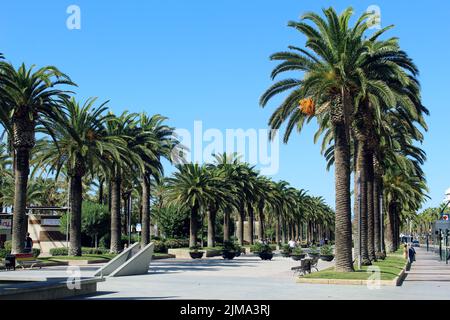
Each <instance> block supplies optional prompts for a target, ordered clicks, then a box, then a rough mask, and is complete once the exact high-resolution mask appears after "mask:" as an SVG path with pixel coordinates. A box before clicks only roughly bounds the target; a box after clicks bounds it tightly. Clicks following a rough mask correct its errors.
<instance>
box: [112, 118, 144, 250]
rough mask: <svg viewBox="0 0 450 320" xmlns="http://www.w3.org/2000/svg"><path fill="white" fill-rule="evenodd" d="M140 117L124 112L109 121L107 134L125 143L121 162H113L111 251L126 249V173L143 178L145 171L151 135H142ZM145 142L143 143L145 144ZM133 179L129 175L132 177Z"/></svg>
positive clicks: (115, 160) (114, 160)
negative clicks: (123, 236)
mask: <svg viewBox="0 0 450 320" xmlns="http://www.w3.org/2000/svg"><path fill="white" fill-rule="evenodd" d="M137 116H138V115H137V114H134V113H128V112H127V111H125V112H123V113H122V114H121V115H120V116H115V117H113V118H112V119H110V120H108V121H107V122H106V134H107V135H111V136H116V137H120V138H121V139H123V140H124V146H123V152H121V153H120V160H118V159H109V160H110V161H109V166H108V171H107V174H108V177H109V181H110V183H111V195H110V197H111V245H110V252H112V253H118V252H120V251H121V250H122V242H121V225H122V223H121V216H120V208H121V205H120V202H121V190H122V189H121V188H122V182H123V179H124V177H125V173H127V172H128V173H129V174H131V173H135V174H137V175H140V174H142V173H143V172H144V170H145V165H144V161H143V159H142V157H141V155H142V154H140V153H141V152H144V151H143V150H144V149H146V142H142V141H146V140H147V139H148V137H149V136H150V134H148V133H143V132H140V133H139V132H138V131H139V128H138V121H137V120H136V118H137ZM141 142H142V143H141ZM128 177H129V176H128Z"/></svg>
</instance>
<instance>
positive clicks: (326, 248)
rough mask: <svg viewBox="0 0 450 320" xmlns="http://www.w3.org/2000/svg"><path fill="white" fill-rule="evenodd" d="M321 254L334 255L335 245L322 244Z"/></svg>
mask: <svg viewBox="0 0 450 320" xmlns="http://www.w3.org/2000/svg"><path fill="white" fill-rule="evenodd" d="M320 254H321V255H323V256H332V255H333V247H332V246H331V245H329V244H327V245H324V246H322V247H321V248H320Z"/></svg>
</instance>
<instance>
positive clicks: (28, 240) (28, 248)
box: [24, 232, 33, 253]
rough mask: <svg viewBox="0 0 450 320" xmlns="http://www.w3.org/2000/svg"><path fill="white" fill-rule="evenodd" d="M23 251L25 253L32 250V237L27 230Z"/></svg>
mask: <svg viewBox="0 0 450 320" xmlns="http://www.w3.org/2000/svg"><path fill="white" fill-rule="evenodd" d="M24 251H25V252H26V253H30V252H31V251H33V239H31V237H30V233H29V232H27V237H26V238H25V248H24Z"/></svg>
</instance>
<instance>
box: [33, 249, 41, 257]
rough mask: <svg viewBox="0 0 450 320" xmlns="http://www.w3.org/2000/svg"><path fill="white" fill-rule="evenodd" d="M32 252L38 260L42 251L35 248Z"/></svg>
mask: <svg viewBox="0 0 450 320" xmlns="http://www.w3.org/2000/svg"><path fill="white" fill-rule="evenodd" d="M31 252H32V253H33V257H34V258H37V257H39V255H40V254H41V249H38V248H33V249H32V251H31Z"/></svg>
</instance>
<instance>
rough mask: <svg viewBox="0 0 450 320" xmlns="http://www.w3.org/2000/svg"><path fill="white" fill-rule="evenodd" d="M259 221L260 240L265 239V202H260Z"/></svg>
mask: <svg viewBox="0 0 450 320" xmlns="http://www.w3.org/2000/svg"><path fill="white" fill-rule="evenodd" d="M258 221H259V230H258V238H259V240H261V241H262V240H263V239H264V202H262V203H259V206H258Z"/></svg>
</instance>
